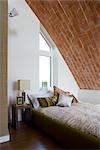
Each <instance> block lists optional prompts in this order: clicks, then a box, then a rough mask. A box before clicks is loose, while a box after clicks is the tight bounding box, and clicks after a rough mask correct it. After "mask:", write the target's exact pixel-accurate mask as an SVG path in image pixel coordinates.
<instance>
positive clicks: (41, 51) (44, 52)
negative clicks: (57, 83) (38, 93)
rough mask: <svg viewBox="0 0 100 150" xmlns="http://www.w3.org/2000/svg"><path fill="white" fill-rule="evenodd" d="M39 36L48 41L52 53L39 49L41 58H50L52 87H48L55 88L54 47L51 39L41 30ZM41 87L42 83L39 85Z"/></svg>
mask: <svg viewBox="0 0 100 150" xmlns="http://www.w3.org/2000/svg"><path fill="white" fill-rule="evenodd" d="M39 34H41V36H43V38H44V39H45V40H46V42H47V44H48V46H49V47H50V51H45V50H42V49H39V56H46V57H50V87H48V88H52V87H53V46H52V44H51V42H50V41H49V38H48V37H47V36H46V34H45V33H44V32H43V31H42V30H40V33H39ZM39 82H40V81H39ZM39 87H40V83H39Z"/></svg>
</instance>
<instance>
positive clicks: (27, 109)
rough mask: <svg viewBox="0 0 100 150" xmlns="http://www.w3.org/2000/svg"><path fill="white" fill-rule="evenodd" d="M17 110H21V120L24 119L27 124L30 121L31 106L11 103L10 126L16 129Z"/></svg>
mask: <svg viewBox="0 0 100 150" xmlns="http://www.w3.org/2000/svg"><path fill="white" fill-rule="evenodd" d="M18 110H21V116H22V121H24V120H25V122H26V124H27V125H30V122H31V106H30V105H27V104H25V105H16V104H13V105H12V127H13V128H15V129H16V127H17V126H18Z"/></svg>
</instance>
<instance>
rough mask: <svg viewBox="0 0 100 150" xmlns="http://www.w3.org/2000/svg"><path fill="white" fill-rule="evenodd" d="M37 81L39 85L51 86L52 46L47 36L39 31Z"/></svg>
mask: <svg viewBox="0 0 100 150" xmlns="http://www.w3.org/2000/svg"><path fill="white" fill-rule="evenodd" d="M39 46H40V56H39V81H40V87H43V86H47V87H51V82H52V81H51V80H52V46H51V45H50V42H49V41H48V39H47V37H46V36H45V35H44V34H43V33H40V35H39Z"/></svg>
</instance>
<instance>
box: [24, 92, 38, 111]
mask: <svg viewBox="0 0 100 150" xmlns="http://www.w3.org/2000/svg"><path fill="white" fill-rule="evenodd" d="M27 97H28V100H29V102H30V104H31V105H32V107H33V108H38V107H39V106H40V104H39V102H38V100H37V98H36V97H34V96H33V95H28V94H27Z"/></svg>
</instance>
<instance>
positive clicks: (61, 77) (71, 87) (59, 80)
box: [54, 48, 79, 97]
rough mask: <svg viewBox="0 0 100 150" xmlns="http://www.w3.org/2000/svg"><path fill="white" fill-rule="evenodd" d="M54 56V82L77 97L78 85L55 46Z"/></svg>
mask: <svg viewBox="0 0 100 150" xmlns="http://www.w3.org/2000/svg"><path fill="white" fill-rule="evenodd" d="M54 57H55V59H54V84H55V85H56V86H58V87H59V88H61V89H63V90H66V91H70V92H71V93H73V94H74V95H75V96H76V97H78V89H79V87H78V85H77V83H76V81H75V79H74V77H73V75H72V73H71V72H70V70H69V68H68V66H67V65H66V63H65V61H64V59H63V57H62V56H61V54H60V52H59V51H58V49H57V48H55V54H54Z"/></svg>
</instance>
